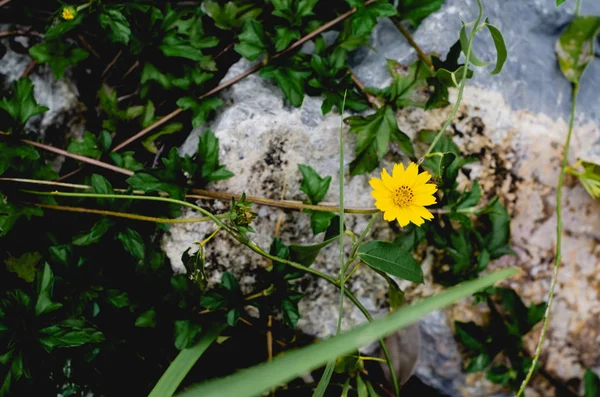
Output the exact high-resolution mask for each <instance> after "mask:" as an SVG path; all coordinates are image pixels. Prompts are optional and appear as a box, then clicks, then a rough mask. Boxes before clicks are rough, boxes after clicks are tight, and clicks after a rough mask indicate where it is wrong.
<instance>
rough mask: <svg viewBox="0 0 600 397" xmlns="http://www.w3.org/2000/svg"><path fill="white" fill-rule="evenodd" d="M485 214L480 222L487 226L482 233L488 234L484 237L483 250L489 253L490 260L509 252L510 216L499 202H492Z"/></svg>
mask: <svg viewBox="0 0 600 397" xmlns="http://www.w3.org/2000/svg"><path fill="white" fill-rule="evenodd" d="M485 211H486V214H485V215H483V216H482V217H481V220H482V221H483V222H484V223H485V224H486V225H488V227H486V228H485V229H484V232H488V234H487V236H486V237H485V243H486V245H485V248H487V250H488V251H489V252H490V255H491V257H492V259H496V258H498V257H500V256H502V255H505V254H506V253H509V252H511V250H510V247H509V245H508V243H509V239H510V215H509V214H508V211H507V210H506V208H504V206H503V205H502V204H500V202H499V201H497V200H496V201H494V202H493V204H492V205H491V206H488V207H487V208H486V209H485Z"/></svg>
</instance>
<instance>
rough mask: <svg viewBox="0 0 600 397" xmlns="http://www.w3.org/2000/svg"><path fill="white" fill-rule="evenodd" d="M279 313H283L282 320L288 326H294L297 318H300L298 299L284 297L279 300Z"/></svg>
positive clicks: (296, 323)
mask: <svg viewBox="0 0 600 397" xmlns="http://www.w3.org/2000/svg"><path fill="white" fill-rule="evenodd" d="M281 313H282V315H283V322H284V323H285V324H286V325H287V326H288V327H291V328H296V325H298V320H299V319H300V311H299V310H298V301H296V300H293V299H290V298H289V297H286V298H284V299H283V300H282V301H281Z"/></svg>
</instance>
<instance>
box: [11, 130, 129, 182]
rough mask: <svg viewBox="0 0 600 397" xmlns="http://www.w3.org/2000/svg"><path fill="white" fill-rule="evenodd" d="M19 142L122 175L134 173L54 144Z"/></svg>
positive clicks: (23, 140)
mask: <svg viewBox="0 0 600 397" xmlns="http://www.w3.org/2000/svg"><path fill="white" fill-rule="evenodd" d="M21 142H23V143H26V144H28V145H31V146H35V147H38V148H40V149H44V150H47V151H49V152H53V153H56V154H60V155H61V156H65V157H70V158H72V159H75V160H78V161H81V162H84V163H88V164H92V165H95V166H96V167H101V168H106V169H107V170H111V171H114V172H118V173H120V174H123V175H127V176H131V175H133V174H134V173H133V171H129V170H126V169H125V168H120V167H117V166H115V165H111V164H107V163H105V162H102V161H100V160H96V159H93V158H90V157H85V156H80V155H78V154H73V153H69V152H67V151H66V150H62V149H58V148H55V147H54V146H50V145H46V144H43V143H39V142H34V141H30V140H29V139H21Z"/></svg>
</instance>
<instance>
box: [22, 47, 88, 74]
mask: <svg viewBox="0 0 600 397" xmlns="http://www.w3.org/2000/svg"><path fill="white" fill-rule="evenodd" d="M29 54H30V55H31V57H32V58H33V59H35V60H36V61H37V62H38V63H47V64H48V65H49V66H50V69H52V73H53V74H54V77H55V78H56V79H57V80H59V79H61V78H62V77H63V76H64V74H65V70H66V69H67V68H68V67H71V66H75V65H77V64H78V63H79V62H81V61H83V60H84V59H86V58H87V57H88V56H89V55H90V54H89V52H87V51H86V50H84V49H82V48H79V47H72V46H71V45H69V44H66V43H65V42H63V41H58V40H56V41H44V42H42V43H40V44H37V45H35V46H33V47H31V48H30V49H29Z"/></svg>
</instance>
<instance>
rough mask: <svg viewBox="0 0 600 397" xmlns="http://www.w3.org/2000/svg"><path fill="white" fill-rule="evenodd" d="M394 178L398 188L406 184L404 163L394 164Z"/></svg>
mask: <svg viewBox="0 0 600 397" xmlns="http://www.w3.org/2000/svg"><path fill="white" fill-rule="evenodd" d="M392 178H394V181H395V182H396V184H397V185H398V186H402V185H404V184H405V183H404V182H405V179H406V178H405V174H404V165H403V164H402V163H400V164H394V169H393V171H392Z"/></svg>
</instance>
